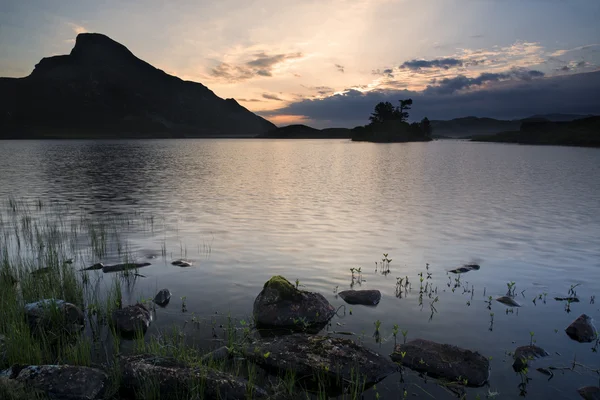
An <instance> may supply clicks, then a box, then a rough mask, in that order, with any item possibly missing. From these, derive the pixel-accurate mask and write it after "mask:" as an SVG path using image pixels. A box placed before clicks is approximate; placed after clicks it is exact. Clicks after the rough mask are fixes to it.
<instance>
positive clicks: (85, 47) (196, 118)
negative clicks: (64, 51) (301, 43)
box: [0, 33, 275, 138]
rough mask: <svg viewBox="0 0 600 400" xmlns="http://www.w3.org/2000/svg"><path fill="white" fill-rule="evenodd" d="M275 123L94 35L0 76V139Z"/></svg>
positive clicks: (205, 130) (222, 132)
mask: <svg viewBox="0 0 600 400" xmlns="http://www.w3.org/2000/svg"><path fill="white" fill-rule="evenodd" d="M274 128H275V125H273V124H272V123H270V122H269V121H267V120H265V119H263V118H261V117H259V116H257V115H255V114H253V113H252V112H250V111H248V110H247V109H246V108H244V107H242V106H241V105H239V104H238V103H237V102H236V101H235V100H234V99H226V100H225V99H222V98H220V97H218V96H217V95H215V94H214V93H213V92H212V91H211V90H209V89H208V88H207V87H206V86H204V85H202V84H200V83H196V82H190V81H184V80H182V79H179V78H177V77H175V76H172V75H169V74H167V73H165V72H163V71H162V70H160V69H157V68H155V67H153V66H152V65H150V64H148V63H147V62H145V61H142V60H140V59H139V58H137V57H136V56H135V55H133V53H131V51H129V50H128V49H127V48H126V47H125V46H123V45H122V44H120V43H117V42H116V41H114V40H112V39H110V38H109V37H108V36H105V35H102V34H98V33H82V34H79V35H78V36H77V39H76V42H75V47H74V48H73V49H72V50H71V53H70V54H68V55H60V56H54V57H47V58H43V59H42V60H41V61H40V62H39V63H38V64H37V65H36V66H35V69H34V70H33V72H32V73H31V74H30V75H29V76H27V77H25V78H0V138H45V137H49V138H54V137H56V138H70V137H75V138H79V137H94V138H114V137H149V138H153V137H219V136H221V137H224V136H228V137H235V136H248V137H251V136H256V135H259V134H262V133H264V132H267V131H270V130H272V129H274Z"/></svg>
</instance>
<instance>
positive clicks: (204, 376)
mask: <svg viewBox="0 0 600 400" xmlns="http://www.w3.org/2000/svg"><path fill="white" fill-rule="evenodd" d="M120 365H121V372H122V380H121V395H122V396H125V398H128V399H146V398H160V399H188V398H189V399H192V398H195V397H194V396H197V398H204V399H222V400H242V399H247V398H252V399H264V398H267V393H266V392H265V391H264V390H262V389H260V388H257V387H251V386H250V384H249V383H248V382H247V381H245V380H243V379H239V378H236V377H234V376H232V375H229V374H226V373H224V372H220V371H214V370H209V369H206V368H193V367H190V366H188V365H186V364H184V363H181V362H178V361H176V360H174V359H172V358H167V357H159V356H153V355H137V356H132V357H124V358H123V359H122V360H121V363H120ZM248 394H251V395H250V396H248Z"/></svg>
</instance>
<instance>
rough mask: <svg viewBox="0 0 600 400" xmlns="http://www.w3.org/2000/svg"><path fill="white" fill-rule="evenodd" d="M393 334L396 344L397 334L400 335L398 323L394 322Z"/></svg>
mask: <svg viewBox="0 0 600 400" xmlns="http://www.w3.org/2000/svg"><path fill="white" fill-rule="evenodd" d="M392 335H394V346H396V336H398V324H394V327H393V328H392Z"/></svg>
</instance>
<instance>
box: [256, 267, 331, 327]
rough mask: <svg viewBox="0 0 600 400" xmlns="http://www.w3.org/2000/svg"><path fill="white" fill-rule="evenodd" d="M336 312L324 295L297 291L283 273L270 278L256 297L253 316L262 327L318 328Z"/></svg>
mask: <svg viewBox="0 0 600 400" xmlns="http://www.w3.org/2000/svg"><path fill="white" fill-rule="evenodd" d="M334 314H335V309H334V308H333V306H332V305H331V304H329V302H328V301H327V299H326V298H325V297H324V296H323V295H321V294H319V293H311V292H306V291H303V290H298V289H296V288H295V287H294V286H293V285H292V284H291V283H290V282H289V281H288V280H287V279H285V278H284V277H282V276H274V277H272V278H271V279H269V280H268V281H267V282H266V283H265V285H264V287H263V290H262V291H261V292H260V293H259V294H258V296H257V297H256V300H254V317H255V319H256V322H257V324H258V325H261V326H263V327H272V328H291V329H294V330H314V329H316V330H318V329H320V328H322V327H324V326H325V325H326V324H327V322H328V321H329V320H330V319H331V318H332V317H333V316H334Z"/></svg>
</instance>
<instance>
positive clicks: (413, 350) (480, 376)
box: [391, 339, 490, 387]
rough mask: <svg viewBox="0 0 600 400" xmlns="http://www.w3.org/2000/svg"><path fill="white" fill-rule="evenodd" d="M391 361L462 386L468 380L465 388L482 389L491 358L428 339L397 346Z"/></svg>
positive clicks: (487, 374) (487, 376) (487, 375)
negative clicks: (460, 383) (459, 383)
mask: <svg viewBox="0 0 600 400" xmlns="http://www.w3.org/2000/svg"><path fill="white" fill-rule="evenodd" d="M403 353H405V354H404V356H402V355H403ZM391 358H392V360H394V361H395V362H398V363H401V364H402V365H404V366H405V367H408V368H410V369H412V370H415V371H418V372H423V373H427V375H428V376H430V377H432V378H439V379H445V380H447V381H450V382H462V383H465V380H466V386H474V387H479V386H483V385H484V384H485V383H486V382H487V380H488V378H489V375H490V372H489V368H490V362H489V360H488V358H487V357H484V356H482V355H481V354H479V353H478V352H474V351H471V350H466V349H462V348H460V347H457V346H453V345H449V344H441V343H436V342H432V341H430V340H425V339H415V340H412V341H410V342H408V343H406V344H399V345H397V346H396V348H395V349H394V352H393V353H392V354H391Z"/></svg>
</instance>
